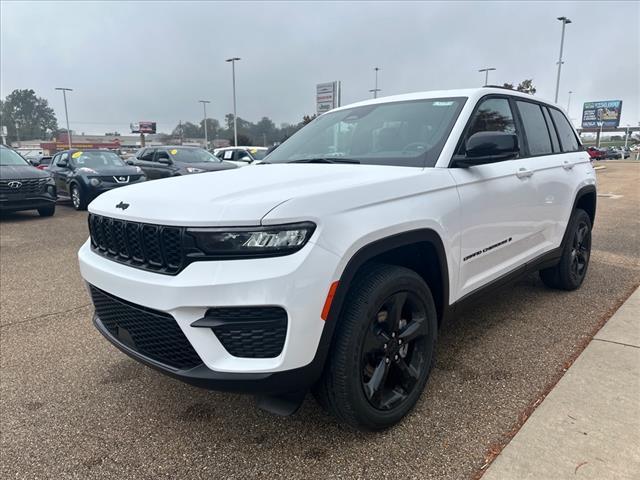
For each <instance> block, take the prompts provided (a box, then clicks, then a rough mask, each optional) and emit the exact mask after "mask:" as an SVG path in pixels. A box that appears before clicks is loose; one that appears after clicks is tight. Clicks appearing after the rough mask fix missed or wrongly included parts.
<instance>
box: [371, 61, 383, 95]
mask: <svg viewBox="0 0 640 480" xmlns="http://www.w3.org/2000/svg"><path fill="white" fill-rule="evenodd" d="M373 70H374V71H375V72H376V83H375V87H373V90H369V91H370V92H371V93H373V98H378V92H380V91H381V90H380V89H379V88H378V72H379V71H380V70H381V68H380V67H374V68H373Z"/></svg>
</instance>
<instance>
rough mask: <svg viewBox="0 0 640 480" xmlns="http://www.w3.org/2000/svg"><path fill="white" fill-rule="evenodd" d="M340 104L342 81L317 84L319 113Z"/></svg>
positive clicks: (317, 108)
mask: <svg viewBox="0 0 640 480" xmlns="http://www.w3.org/2000/svg"><path fill="white" fill-rule="evenodd" d="M339 106H340V82H337V81H336V82H327V83H319V84H318V85H316V112H317V113H318V115H322V114H323V113H326V112H328V111H329V110H333V109H334V108H336V107H339Z"/></svg>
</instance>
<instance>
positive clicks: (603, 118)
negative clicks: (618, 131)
mask: <svg viewBox="0 0 640 480" xmlns="http://www.w3.org/2000/svg"><path fill="white" fill-rule="evenodd" d="M621 112H622V100H606V101H603V102H586V103H585V104H584V106H583V108H582V128H597V127H599V126H600V122H602V126H603V127H607V128H618V126H619V125H620V113H621Z"/></svg>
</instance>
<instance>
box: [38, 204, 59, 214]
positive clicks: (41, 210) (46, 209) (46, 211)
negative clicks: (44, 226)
mask: <svg viewBox="0 0 640 480" xmlns="http://www.w3.org/2000/svg"><path fill="white" fill-rule="evenodd" d="M54 213H56V205H55V203H54V204H53V205H50V206H48V207H42V208H39V209H38V214H39V215H40V216H41V217H52V216H53V214H54Z"/></svg>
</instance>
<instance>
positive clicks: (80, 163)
mask: <svg viewBox="0 0 640 480" xmlns="http://www.w3.org/2000/svg"><path fill="white" fill-rule="evenodd" d="M71 161H72V162H73V163H74V164H75V165H76V166H77V167H87V168H101V167H124V166H125V165H126V164H125V163H124V162H123V161H122V159H121V158H120V157H119V156H118V155H116V154H115V153H113V152H109V151H107V150H104V151H103V150H99V151H90V152H83V151H78V152H73V153H72V154H71Z"/></svg>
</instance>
